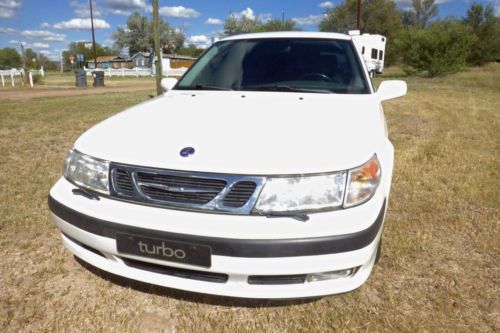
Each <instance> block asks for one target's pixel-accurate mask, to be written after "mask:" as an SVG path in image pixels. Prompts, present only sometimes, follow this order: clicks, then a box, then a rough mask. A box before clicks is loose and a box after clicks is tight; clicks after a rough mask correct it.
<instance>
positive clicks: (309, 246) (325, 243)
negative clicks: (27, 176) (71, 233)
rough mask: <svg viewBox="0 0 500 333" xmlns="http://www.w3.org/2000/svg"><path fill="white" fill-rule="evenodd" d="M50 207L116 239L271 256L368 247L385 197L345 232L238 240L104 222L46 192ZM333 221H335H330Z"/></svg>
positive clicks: (81, 225) (81, 226)
mask: <svg viewBox="0 0 500 333" xmlns="http://www.w3.org/2000/svg"><path fill="white" fill-rule="evenodd" d="M48 201H49V208H50V210H51V211H52V213H54V214H55V215H56V216H58V217H59V218H61V219H62V220H64V221H66V222H67V223H69V224H71V225H73V226H75V227H77V228H79V229H82V230H85V231H87V232H90V233H93V234H96V235H99V236H103V237H107V238H112V239H116V236H115V235H116V233H117V232H123V233H129V234H135V235H141V236H145V237H154V238H164V239H169V240H172V241H178V242H188V243H195V244H200V245H206V246H209V247H210V248H211V249H212V254H215V255H221V256H230V257H248V258H273V257H297V256H311V255H321V254H333V253H342V252H349V251H355V250H359V249H361V248H363V247H365V246H368V245H369V244H370V243H371V242H373V240H374V239H375V237H376V236H377V234H378V232H379V230H380V227H381V226H382V222H383V220H384V214H385V200H384V203H383V205H382V208H381V209H380V212H379V214H378V216H377V219H376V220H375V222H374V223H373V224H372V225H370V226H369V227H368V228H366V229H364V230H361V231H358V232H354V233H350V234H344V235H335V236H324V237H313V238H287V239H237V238H220V237H207V236H197V235H189V234H178V233H172V232H164V231H158V230H152V229H145V228H139V227H131V226H128V225H123V224H119V223H115V222H109V221H104V220H101V219H98V218H95V217H92V216H88V215H85V214H82V213H80V212H77V211H76V210H74V209H71V208H69V207H66V206H65V205H63V204H62V203H60V202H58V201H57V200H55V199H54V198H52V197H51V196H50V195H49V199H48ZM332 223H334V222H332Z"/></svg>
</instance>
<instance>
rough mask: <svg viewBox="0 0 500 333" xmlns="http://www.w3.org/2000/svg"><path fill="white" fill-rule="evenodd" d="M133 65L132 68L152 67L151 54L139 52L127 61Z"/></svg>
mask: <svg viewBox="0 0 500 333" xmlns="http://www.w3.org/2000/svg"><path fill="white" fill-rule="evenodd" d="M127 61H130V62H131V63H132V67H133V68H134V67H147V68H149V67H151V54H150V53H149V52H137V53H136V54H134V55H133V56H131V57H130V58H128V59H127Z"/></svg>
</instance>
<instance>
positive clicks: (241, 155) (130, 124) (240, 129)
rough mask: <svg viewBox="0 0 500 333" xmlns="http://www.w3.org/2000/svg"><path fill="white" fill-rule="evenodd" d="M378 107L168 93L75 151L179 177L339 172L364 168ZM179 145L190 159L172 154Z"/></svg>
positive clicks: (97, 130) (301, 96)
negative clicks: (189, 149) (175, 173)
mask: <svg viewBox="0 0 500 333" xmlns="http://www.w3.org/2000/svg"><path fill="white" fill-rule="evenodd" d="M378 105H379V102H378V101H377V100H376V99H375V97H374V95H340V94H339V95H334V94H307V93H281V92H278V93H277V92H236V91H194V92H193V91H171V92H169V93H167V94H165V95H164V96H160V97H158V98H155V99H151V100H149V101H146V102H143V103H141V104H139V105H136V106H134V107H132V108H130V109H128V110H126V111H124V112H121V113H118V114H117V115H115V116H113V117H110V118H108V119H106V120H105V121H103V122H101V123H99V124H97V125H96V126H94V127H92V128H91V129H90V130H88V131H87V132H85V133H84V134H83V135H82V136H81V137H80V138H79V139H78V140H77V142H76V143H75V148H76V149H77V150H79V151H81V152H82V153H85V154H88V155H91V156H94V157H97V158H101V159H104V160H109V161H113V162H120V163H125V164H131V165H140V166H149V167H158V168H164V169H175V170H187V171H202V172H219V173H237V174H253V175H266V174H303V173H316V172H328V171H337V170H345V169H348V168H352V167H355V166H358V165H360V164H362V163H364V162H366V161H367V160H368V159H369V158H370V157H371V156H372V155H373V154H374V153H375V147H376V145H377V142H376V140H380V138H383V134H382V133H380V131H383V130H384V129H383V125H382V121H381V120H380V112H379V106H378ZM377 131H378V133H377ZM185 147H193V148H194V149H195V153H194V154H193V155H192V156H189V157H182V156H180V150H181V149H183V148H185Z"/></svg>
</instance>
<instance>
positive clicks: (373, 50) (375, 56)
mask: <svg viewBox="0 0 500 333" xmlns="http://www.w3.org/2000/svg"><path fill="white" fill-rule="evenodd" d="M377 56H378V50H377V49H372V59H375V60H377Z"/></svg>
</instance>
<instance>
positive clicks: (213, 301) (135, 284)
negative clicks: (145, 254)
mask: <svg viewBox="0 0 500 333" xmlns="http://www.w3.org/2000/svg"><path fill="white" fill-rule="evenodd" d="M74 258H75V260H76V262H78V263H79V264H80V265H81V266H82V267H83V268H85V269H86V270H88V271H89V272H91V273H92V274H94V275H97V276H98V277H100V278H102V279H105V280H108V281H110V282H112V283H114V284H116V285H119V286H121V287H125V288H131V289H133V290H136V291H139V292H143V293H147V294H154V295H157V296H163V297H171V298H174V299H176V300H180V301H186V302H191V303H203V304H208V305H221V306H232V307H247V308H260V307H283V306H289V305H301V304H308V303H313V302H315V301H317V300H319V299H321V297H311V298H300V299H277V300H276V299H247V298H236V297H225V296H217V295H208V294H201V293H195V292H190V291H184V290H178V289H173V288H167V287H161V286H156V285H152V284H149V283H145V282H141V281H136V280H132V279H128V278H125V277H122V276H118V275H115V274H112V273H109V272H106V271H103V270H101V269H99V268H97V267H94V266H92V265H90V264H88V263H86V262H85V261H83V260H81V259H80V258H78V257H76V256H74Z"/></svg>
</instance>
